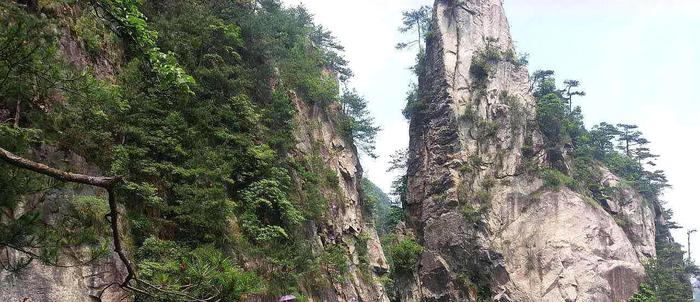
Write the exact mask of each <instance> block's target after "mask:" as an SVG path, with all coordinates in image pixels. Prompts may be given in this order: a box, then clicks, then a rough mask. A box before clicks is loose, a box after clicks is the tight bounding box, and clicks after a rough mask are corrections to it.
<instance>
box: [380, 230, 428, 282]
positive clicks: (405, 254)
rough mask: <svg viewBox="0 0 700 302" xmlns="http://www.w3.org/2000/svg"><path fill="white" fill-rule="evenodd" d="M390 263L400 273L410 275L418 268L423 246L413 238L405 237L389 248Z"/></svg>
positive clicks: (395, 271)
mask: <svg viewBox="0 0 700 302" xmlns="http://www.w3.org/2000/svg"><path fill="white" fill-rule="evenodd" d="M388 250H389V255H390V256H389V263H390V265H391V267H392V268H393V270H394V273H395V274H398V275H410V274H413V272H414V271H415V270H416V268H417V266H418V261H419V260H420V254H421V252H423V247H422V246H420V245H419V244H418V243H416V242H415V241H414V240H412V239H403V240H400V241H398V242H397V243H396V244H394V245H390V246H389V248H388Z"/></svg>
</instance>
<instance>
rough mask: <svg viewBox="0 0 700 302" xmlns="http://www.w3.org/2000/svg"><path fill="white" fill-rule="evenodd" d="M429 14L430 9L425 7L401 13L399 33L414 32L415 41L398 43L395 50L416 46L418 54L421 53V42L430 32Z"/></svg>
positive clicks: (422, 48)
mask: <svg viewBox="0 0 700 302" xmlns="http://www.w3.org/2000/svg"><path fill="white" fill-rule="evenodd" d="M430 14H431V8H430V7H429V6H427V5H426V6H421V7H420V8H418V9H412V10H407V11H405V12H403V25H402V26H401V27H399V31H400V32H402V33H407V32H415V34H416V39H415V40H410V41H408V42H400V43H398V44H396V49H406V48H410V47H413V46H414V45H418V52H419V53H420V54H422V53H423V51H424V47H423V40H424V39H425V36H426V35H427V33H428V32H429V31H430V19H431V18H430Z"/></svg>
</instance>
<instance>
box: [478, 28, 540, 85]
mask: <svg viewBox="0 0 700 302" xmlns="http://www.w3.org/2000/svg"><path fill="white" fill-rule="evenodd" d="M484 45H485V46H484V49H482V50H481V51H478V52H477V53H475V54H474V56H473V57H472V62H471V65H470V66H469V74H470V75H471V76H472V78H474V87H475V88H476V89H479V90H482V89H485V88H486V85H487V84H488V81H489V78H490V77H491V76H492V75H493V72H494V68H495V67H496V65H498V64H499V63H500V62H508V63H510V64H512V65H513V66H515V67H516V68H520V67H522V66H525V65H527V64H528V60H527V54H522V55H520V56H517V55H516V54H515V51H514V50H512V49H508V50H505V51H503V50H502V49H501V48H500V46H499V45H498V39H497V38H493V37H486V38H484Z"/></svg>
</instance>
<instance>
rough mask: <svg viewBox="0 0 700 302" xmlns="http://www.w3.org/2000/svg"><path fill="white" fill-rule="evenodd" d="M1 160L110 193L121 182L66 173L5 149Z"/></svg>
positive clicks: (1, 152)
mask: <svg viewBox="0 0 700 302" xmlns="http://www.w3.org/2000/svg"><path fill="white" fill-rule="evenodd" d="M0 159H2V160H5V161H6V162H7V163H9V164H11V165H13V166H17V167H20V168H23V169H27V170H30V171H33V172H36V173H39V174H43V175H46V176H50V177H53V178H55V179H58V180H61V181H66V182H74V183H80V184H85V185H90V186H95V187H100V188H104V189H107V190H108V191H109V190H111V189H112V188H113V187H114V185H115V184H116V183H117V182H119V181H120V180H121V177H104V176H89V175H85V174H76V173H71V172H66V171H63V170H59V169H56V168H52V167H49V166H47V165H44V164H41V163H37V162H34V161H31V160H29V159H26V158H24V157H21V156H18V155H15V154H13V153H12V152H10V151H7V150H5V149H3V148H0ZM110 195H111V194H110Z"/></svg>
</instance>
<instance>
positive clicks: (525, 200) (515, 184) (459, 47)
mask: <svg viewBox="0 0 700 302" xmlns="http://www.w3.org/2000/svg"><path fill="white" fill-rule="evenodd" d="M419 71H420V74H419V84H420V87H419V89H420V95H421V102H422V103H421V106H422V107H421V108H422V109H421V110H419V111H417V112H415V113H414V115H413V118H412V120H411V125H410V148H409V166H408V177H409V181H408V185H409V194H408V200H407V202H406V204H405V208H406V210H407V213H408V225H409V226H410V227H411V228H412V229H413V230H414V232H415V233H416V235H417V238H418V239H419V241H420V242H421V243H422V245H423V247H424V250H423V253H422V255H421V259H420V263H419V269H418V271H417V273H416V276H415V277H416V280H417V281H416V282H412V284H413V285H412V286H409V287H406V289H407V290H405V291H404V294H403V296H404V299H403V300H406V301H476V300H477V299H493V300H496V301H624V300H626V299H628V298H629V297H631V296H632V295H633V294H634V292H635V291H636V290H637V287H638V285H639V283H640V282H641V280H642V278H643V277H644V267H643V265H642V263H643V261H644V260H646V259H648V258H649V257H653V256H654V255H655V248H654V239H655V238H654V236H655V229H654V221H655V220H654V219H655V217H656V214H655V211H654V210H653V208H652V207H650V206H649V205H647V204H646V203H645V202H644V201H643V199H642V198H641V197H640V196H639V195H638V194H637V193H636V192H634V191H633V190H631V189H629V188H627V187H625V186H623V185H621V184H620V182H619V179H617V177H615V176H614V175H612V173H610V172H609V171H607V170H605V169H604V168H603V167H601V169H603V170H602V171H603V172H604V173H603V174H604V175H606V177H605V178H604V179H602V180H601V181H602V182H605V183H604V184H602V185H607V186H609V187H610V188H613V191H614V192H615V193H614V194H611V195H610V196H609V197H608V199H607V200H606V202H604V203H600V202H598V201H595V200H592V199H591V198H589V197H587V196H585V195H583V194H581V193H578V192H575V191H573V190H570V189H568V188H565V187H564V188H551V187H548V186H546V185H545V184H544V183H543V181H542V179H541V177H540V176H539V175H538V174H537V173H534V172H532V171H534V170H537V169H538V167H539V168H544V167H550V166H556V164H557V163H555V161H554V160H553V159H552V158H551V157H550V156H548V155H547V154H545V153H546V152H544V150H543V139H542V136H541V135H540V134H539V133H538V130H537V129H536V127H535V126H533V120H534V118H535V105H536V104H535V100H534V98H533V97H532V96H531V91H530V90H531V88H530V83H529V79H528V72H527V70H526V68H525V67H524V66H520V64H518V62H516V60H515V59H514V50H513V42H512V40H511V37H510V33H509V25H508V22H507V19H506V17H505V14H504V11H503V5H502V2H501V0H468V1H455V0H437V1H436V3H435V7H434V11H433V24H432V35H431V36H430V37H429V38H428V42H427V50H426V55H425V58H424V60H423V62H422V63H421V66H420V67H419ZM523 150H530V151H531V152H527V153H530V154H526V152H524V151H523ZM561 154H562V156H563V157H564V158H563V160H562V162H564V164H563V166H564V167H563V170H566V161H567V159H566V157H567V155H566V152H565V151H563V152H561ZM620 221H624V223H620Z"/></svg>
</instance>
